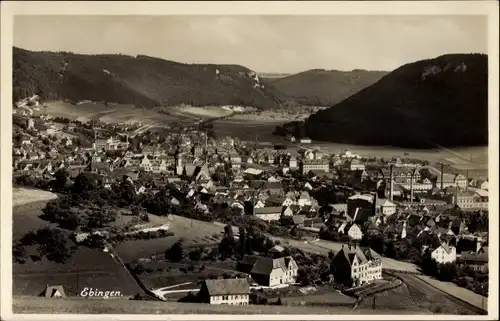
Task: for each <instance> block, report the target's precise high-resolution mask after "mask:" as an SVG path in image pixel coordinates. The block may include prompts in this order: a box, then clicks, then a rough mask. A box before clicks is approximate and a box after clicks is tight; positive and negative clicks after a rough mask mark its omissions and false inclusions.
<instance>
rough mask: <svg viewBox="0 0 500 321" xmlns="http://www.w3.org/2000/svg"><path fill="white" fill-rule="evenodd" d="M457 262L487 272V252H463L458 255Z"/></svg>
mask: <svg viewBox="0 0 500 321" xmlns="http://www.w3.org/2000/svg"><path fill="white" fill-rule="evenodd" d="M458 264H459V265H462V266H464V265H465V266H468V267H470V268H472V269H473V270H474V271H480V272H483V273H487V272H488V253H487V252H486V253H474V252H465V253H462V255H460V258H459V259H458Z"/></svg>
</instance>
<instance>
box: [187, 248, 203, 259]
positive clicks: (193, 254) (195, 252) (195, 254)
mask: <svg viewBox="0 0 500 321" xmlns="http://www.w3.org/2000/svg"><path fill="white" fill-rule="evenodd" d="M202 254H203V250H202V249H201V248H199V247H198V248H196V249H194V250H192V251H191V252H189V259H190V260H191V261H199V260H200V259H201V255H202Z"/></svg>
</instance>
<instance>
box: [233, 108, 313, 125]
mask: <svg viewBox="0 0 500 321" xmlns="http://www.w3.org/2000/svg"><path fill="white" fill-rule="evenodd" d="M308 116H309V114H308V113H302V112H297V113H287V112H278V111H267V110H266V111H261V112H257V113H249V114H236V115H234V116H231V117H230V118H229V119H227V122H231V121H234V122H238V121H247V122H256V123H268V122H270V123H273V122H277V123H285V122H289V121H295V120H304V119H306V118H307V117H308ZM276 125H281V124H276Z"/></svg>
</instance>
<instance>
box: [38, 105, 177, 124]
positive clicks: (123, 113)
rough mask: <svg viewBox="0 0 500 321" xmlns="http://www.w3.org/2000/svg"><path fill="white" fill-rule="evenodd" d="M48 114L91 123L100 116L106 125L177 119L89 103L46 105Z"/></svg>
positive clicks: (121, 106) (145, 111)
mask: <svg viewBox="0 0 500 321" xmlns="http://www.w3.org/2000/svg"><path fill="white" fill-rule="evenodd" d="M46 105H47V108H46V112H47V114H49V115H50V116H52V117H64V118H68V119H71V120H77V119H78V120H80V121H82V122H86V121H89V120H90V119H91V118H92V117H96V116H100V117H99V119H100V120H101V121H103V122H105V123H122V122H127V121H130V120H133V121H140V122H142V123H144V124H148V123H154V122H158V121H161V122H165V123H168V122H171V121H176V120H177V117H174V116H171V115H166V114H161V113H158V112H156V111H154V110H152V109H142V108H135V107H134V106H133V105H125V104H109V105H108V107H106V106H104V104H101V103H94V102H87V103H83V104H80V105H73V104H70V103H68V102H63V101H52V102H47V103H46Z"/></svg>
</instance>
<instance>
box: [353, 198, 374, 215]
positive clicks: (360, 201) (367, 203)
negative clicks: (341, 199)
mask: <svg viewBox="0 0 500 321" xmlns="http://www.w3.org/2000/svg"><path fill="white" fill-rule="evenodd" d="M373 202H374V197H373V195H370V194H355V195H353V196H351V197H349V198H348V199H347V214H348V215H349V216H350V217H354V213H355V212H356V209H357V208H362V209H367V210H369V211H370V212H372V211H373Z"/></svg>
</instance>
